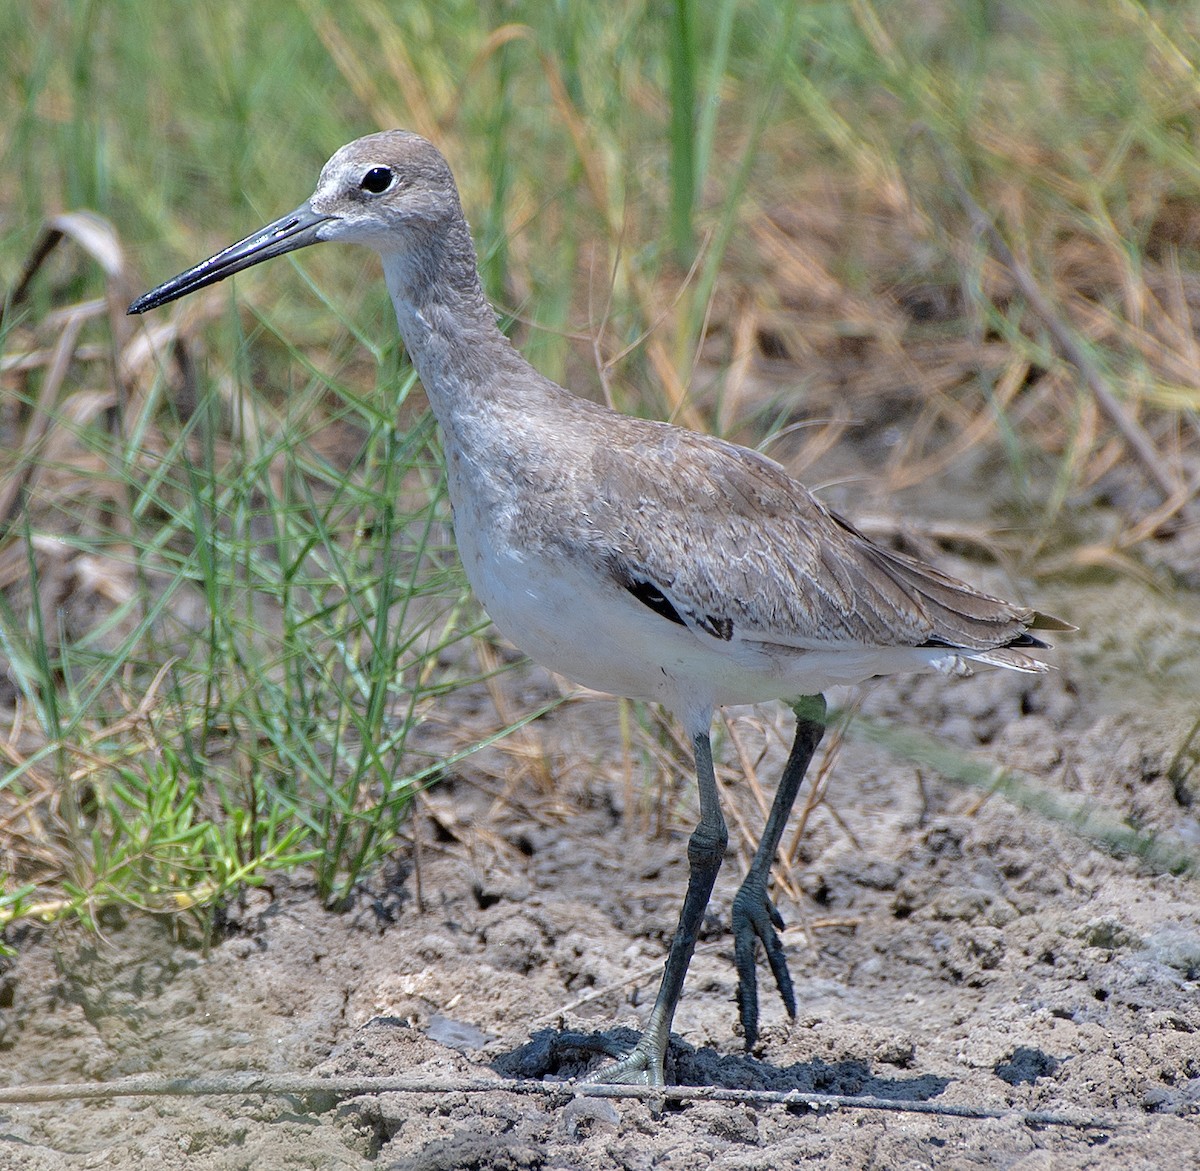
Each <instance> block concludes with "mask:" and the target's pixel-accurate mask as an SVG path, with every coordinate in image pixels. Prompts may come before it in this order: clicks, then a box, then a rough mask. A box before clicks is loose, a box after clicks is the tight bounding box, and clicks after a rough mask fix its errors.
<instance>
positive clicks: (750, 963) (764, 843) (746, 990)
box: [733, 695, 825, 1049]
mask: <svg viewBox="0 0 1200 1171" xmlns="http://www.w3.org/2000/svg"><path fill="white" fill-rule="evenodd" d="M792 710H793V711H794V712H795V713H796V738H795V740H794V741H793V742H792V751H791V753H790V755H789V756H788V760H787V764H786V765H785V766H784V769H783V776H782V777H781V778H780V780H779V788H778V789H776V790H775V800H774V801H773V802H772V804H771V813H770V816H769V817H768V818H767V824H766V826H765V827H764V829H763V835H762V837H761V838H760V839H759V843H758V849H757V850H756V851H755V853H754V861H753V862H751V864H750V873H749V874H747V875H746V881H745V882H743V883H742V885H741V886H740V887H739V888H738V892H737V895H736V896H734V900H733V940H734V962H735V964H736V966H737V973H738V1014H739V1016H740V1017H741V1019H742V1029H743V1030H744V1032H745V1035H746V1048H747V1049H749V1048H751V1046H753V1044H754V1042H755V1041H756V1040H757V1039H758V981H757V977H756V975H755V971H754V959H755V952H756V951H757V944H758V941H760V940H761V941H762V945H763V949H764V950H765V951H766V953H767V962H768V963H769V964H770V965H771V972H772V974H773V975H774V977H775V983H776V984H777V985H778V987H779V993H780V995H781V996H782V997H783V1003H784V1005H785V1007H786V1008H787V1010H788V1015H789V1016H791V1017H794V1016H795V1015H796V994H795V992H794V991H793V989H792V977H791V974H790V973H789V972H788V966H787V957H786V956H785V955H784V954H783V943H782V942H781V941H780V938H779V935H778V933H777V932H776V928H778V929H780V930H782V929H783V919H782V917H781V916H780V914H779V911H778V910H776V908H775V904H774V903H772V902H771V898H770V896H769V895H768V894H767V882H768V880H769V879H770V876H771V864H772V862H774V860H775V852H776V851H777V850H778V849H779V839H780V838H781V837H782V836H783V828H784V826H785V825H787V820H788V817H789V816H790V815H791V812H792V805H793V804H794V802H795V800H796V794H797V793H798V792H799V791H800V784H801V782H802V781H803V780H804V774H805V772H807V770H808V765H809V762H810V761H811V760H812V756H813V753H814V752H815V751H816V748H817V745H818V744H819V743H820V742H821V737H822V736H823V735H824V733H825V699H824V697H823V696H820V695H810V696H806V697H805V698H803V699H798V700H796V701H795V702H794V703H793V704H792Z"/></svg>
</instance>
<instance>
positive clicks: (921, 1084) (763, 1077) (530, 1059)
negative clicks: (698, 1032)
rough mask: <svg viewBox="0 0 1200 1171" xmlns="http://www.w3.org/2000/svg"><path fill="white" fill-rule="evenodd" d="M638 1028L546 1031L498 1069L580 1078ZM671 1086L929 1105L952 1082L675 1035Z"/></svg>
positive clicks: (505, 1056)
mask: <svg viewBox="0 0 1200 1171" xmlns="http://www.w3.org/2000/svg"><path fill="white" fill-rule="evenodd" d="M637 1039H638V1034H637V1033H636V1032H635V1031H634V1030H633V1029H626V1028H616V1029H608V1030H606V1031H604V1032H595V1033H579V1032H560V1031H557V1030H555V1029H541V1030H539V1031H538V1032H536V1033H534V1034H533V1036H532V1037H531V1038H530V1040H529V1041H528V1042H526V1044H524V1045H520V1046H518V1047H517V1048H515V1049H510V1050H508V1051H507V1052H505V1053H501V1054H499V1055H498V1056H497V1057H496V1058H495V1059H494V1060H493V1061H492V1062H491V1066H492V1068H493V1069H494V1070H495V1071H496V1072H497V1073H499V1074H500V1075H502V1076H503V1077H509V1078H533V1079H537V1080H541V1079H543V1078H547V1077H553V1078H577V1077H584V1076H586V1075H587V1074H588V1073H589V1072H591V1070H592V1069H593V1068H598V1067H599V1064H600V1063H599V1062H597V1060H596V1058H597V1056H598V1055H600V1056H603V1057H605V1058H610V1057H613V1056H616V1055H617V1054H620V1053H624V1052H628V1051H629V1050H630V1049H631V1048H633V1046H634V1044H635V1043H636V1042H637ZM667 1081H668V1082H670V1083H673V1084H676V1085H685V1086H720V1087H722V1088H726V1089H753V1090H779V1091H787V1090H796V1091H799V1092H800V1093H811V1094H844V1095H847V1096H851V1097H853V1096H863V1097H875V1098H890V1099H892V1100H894V1101H897V1102H927V1101H929V1100H930V1099H932V1098H936V1097H938V1096H939V1095H940V1094H941V1093H942V1092H943V1091H944V1090H945V1089H946V1087H947V1086H948V1085H949V1084H950V1079H949V1078H945V1077H935V1076H934V1075H932V1074H917V1075H915V1076H913V1077H881V1076H879V1075H877V1074H875V1073H873V1072H872V1070H871V1066H870V1063H869V1062H867V1061H864V1060H858V1059H851V1060H847V1061H835V1062H827V1061H822V1060H821V1059H820V1058H817V1059H816V1060H813V1061H801V1062H796V1063H795V1064H794V1065H789V1066H786V1067H780V1066H777V1065H772V1064H770V1063H769V1062H766V1061H760V1060H759V1059H758V1058H755V1057H752V1056H750V1055H749V1054H745V1053H737V1054H731V1053H718V1052H717V1051H716V1050H715V1049H709V1048H701V1049H697V1048H695V1047H693V1046H691V1045H689V1044H687V1042H686V1041H681V1040H680V1039H679V1038H678V1037H675V1036H672V1037H671V1044H670V1047H669V1049H668V1051H667Z"/></svg>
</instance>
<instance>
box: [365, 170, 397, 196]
mask: <svg viewBox="0 0 1200 1171" xmlns="http://www.w3.org/2000/svg"><path fill="white" fill-rule="evenodd" d="M394 178H395V175H393V174H392V168H391V167H372V168H371V169H370V170H369V171H368V172H367V173H366V174H365V175H364V176H363V177H362V182H361V183H359V186H360V187H361V188H362V189H363V190H364V191H369V192H370V193H371V194H372V195H382V194H383V192H385V191H386V190H387V189H388V188H389V187H390V186H391V185H392V180H393V179H394Z"/></svg>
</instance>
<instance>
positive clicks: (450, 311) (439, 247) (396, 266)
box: [383, 226, 526, 428]
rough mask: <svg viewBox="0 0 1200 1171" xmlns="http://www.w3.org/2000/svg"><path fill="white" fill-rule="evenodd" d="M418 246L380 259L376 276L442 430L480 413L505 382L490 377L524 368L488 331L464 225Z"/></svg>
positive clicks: (488, 313)
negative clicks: (456, 420) (379, 276)
mask: <svg viewBox="0 0 1200 1171" xmlns="http://www.w3.org/2000/svg"><path fill="white" fill-rule="evenodd" d="M422 243H423V245H424V247H422V248H420V249H413V250H409V251H405V252H395V253H385V254H384V255H383V271H384V277H385V279H386V281H387V287H388V292H389V293H391V295H392V303H393V304H394V305H395V308H396V322H397V324H398V325H399V327H400V336H401V337H402V338H403V339H404V345H405V348H406V349H407V350H408V355H409V358H410V359H411V360H412V363H413V365H414V366H415V367H416V369H417V373H418V374H419V375H420V377H421V382H422V384H423V385H424V387H425V393H426V394H427V395H428V397H429V402H430V405H431V406H432V407H433V411H434V414H435V415H436V416H437V418H438V421H439V422H440V423H441V424H442V425H443V427H444V428H445V427H449V426H451V424H452V420H453V418H454V417H455V415H457V414H461V413H463V412H468V413H474V412H475V411H477V410H478V409H479V408H480V407H481V406H482V407H485V403H486V400H488V399H490V398H491V397H493V396H494V395H495V394H496V393H498V391H499V390H500V389H501V388H502V387H503V386H504V385H505V383H506V381H507V380H505V379H504V378H503V377H500V378H498V377H497V375H502V374H503V372H506V371H507V372H513V371H517V370H518V369H519V368H521V367H524V366H525V365H526V364H525V360H524V359H523V358H522V357H521V356H520V355H519V354H517V352H516V351H515V350H514V349H513V348H512V345H511V344H510V343H509V341H508V339H507V338H506V337H505V336H504V334H503V333H501V332H500V328H499V327H498V326H497V324H496V315H495V312H494V310H493V309H492V307H491V305H490V304H488V301H487V298H486V297H485V296H484V294H483V288H482V286H481V285H480V283H479V274H478V271H477V269H476V266H475V253H474V249H473V248H472V246H471V239H470V236H469V235H468V234H467V232H466V230H465V226H464V229H463V231H462V232H461V233H458V232H454V231H453V229H452V230H451V231H449V232H447V233H446V234H445V235H440V236H438V237H437V238H431V239H427V240H425V241H422ZM485 409H486V407H485Z"/></svg>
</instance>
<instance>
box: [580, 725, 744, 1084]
mask: <svg viewBox="0 0 1200 1171" xmlns="http://www.w3.org/2000/svg"><path fill="white" fill-rule="evenodd" d="M692 743H693V746H694V748H695V752H696V779H697V782H698V783H699V786H700V823H699V825H697V826H696V829H695V831H694V832H693V833H692V836H691V837H690V838H689V839H688V887H687V894H686V895H685V896H684V900H683V910H682V911H681V912H680V915H679V926H678V927H676V929H675V938H674V939H672V941H671V951H670V954H669V955H668V956H667V963H666V967H665V968H664V970H663V978H662V984H660V985H659V989H658V998H657V999H656V1000H655V1002H654V1009H653V1011H652V1012H651V1013H650V1019H649V1021H648V1022H647V1024H646V1031H645V1032H644V1033H643V1034H642V1037H641V1040H639V1041H638V1043H637V1044H636V1045H635V1046H634V1047H633V1049H632V1051H631V1052H630V1053H629V1054H628V1055H627V1056H625V1057H623V1058H622V1059H621V1060H619V1061H617V1062H616V1063H615V1064H613V1065H608V1066H605V1067H603V1068H602V1069H598V1070H596V1071H595V1073H593V1074H590V1075H589V1077H588V1079H587V1080H588V1081H592V1082H602V1083H606V1084H609V1085H615V1084H626V1085H628V1084H634V1085H649V1086H661V1085H662V1084H663V1081H664V1078H665V1072H664V1063H665V1061H666V1056H667V1042H668V1041H669V1040H670V1035H671V1021H672V1020H673V1019H674V1017H675V1009H676V1007H677V1006H678V1005H679V998H680V996H681V995H682V993H683V980H684V977H685V976H686V975H687V970H688V964H689V963H691V959H692V952H694V951H695V950H696V939H697V937H698V936H699V934H700V924H701V923H702V922H703V920H704V911H705V908H706V907H707V906H708V900H709V898H710V896H711V895H712V889H713V884H714V883H715V882H716V880H717V871H719V870H720V869H721V862H722V860H723V859H724V857H725V847H726V846H727V845H728V844H729V831H728V829H727V828H726V826H725V818H724V817H723V816H722V814H721V803H720V800H719V798H718V796H717V779H716V776H715V774H714V773H713V761H712V744H711V742H710V741H709V737H708V731H707V729H706V730H705V731H703V732H700V733H697V734H696V736H695V738H694V739H693V741H692Z"/></svg>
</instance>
